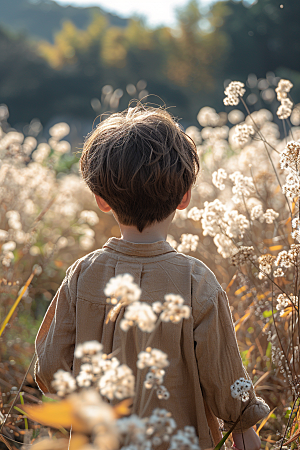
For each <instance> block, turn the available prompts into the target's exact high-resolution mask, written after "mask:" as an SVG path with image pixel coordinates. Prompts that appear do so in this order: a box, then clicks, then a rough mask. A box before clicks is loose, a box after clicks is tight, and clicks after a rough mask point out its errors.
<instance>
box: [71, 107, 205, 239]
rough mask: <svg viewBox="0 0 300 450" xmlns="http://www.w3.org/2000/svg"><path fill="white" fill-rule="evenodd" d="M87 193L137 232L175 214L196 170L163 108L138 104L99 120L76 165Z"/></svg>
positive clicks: (191, 149)
mask: <svg viewBox="0 0 300 450" xmlns="http://www.w3.org/2000/svg"><path fill="white" fill-rule="evenodd" d="M80 168H81V173H82V176H83V178H84V180H85V181H86V183H87V185H88V186H89V188H90V189H91V191H92V192H93V193H94V194H95V195H96V196H99V197H101V198H103V199H104V200H105V202H107V203H108V205H109V206H110V207H111V208H112V210H113V211H114V212H115V214H116V215H117V218H118V221H119V222H120V223H121V224H123V225H134V226H136V227H137V229H138V230H139V231H140V232H141V231H142V230H143V229H144V228H145V227H147V226H149V225H151V224H154V223H155V222H161V221H162V220H164V219H166V218H167V217H168V216H169V215H170V214H171V213H173V212H174V211H175V210H176V208H177V206H178V205H179V204H180V202H181V200H182V198H183V196H184V194H185V193H186V192H187V191H188V190H189V189H190V188H191V186H192V184H193V183H194V182H195V180H196V176H197V173H198V171H199V159H198V155H197V151H196V147H195V144H194V142H193V141H192V139H191V138H190V137H189V136H187V135H186V134H185V133H184V132H183V131H182V130H181V129H180V127H179V126H178V125H177V124H176V122H175V121H174V120H173V119H172V117H171V116H170V114H169V113H168V112H167V111H165V110H164V109H161V108H153V107H146V106H145V105H142V104H139V105H137V106H135V107H134V108H129V109H128V110H126V111H123V112H121V113H115V114H112V115H111V116H109V117H108V118H107V119H106V120H103V121H102V122H101V123H100V124H99V125H98V126H97V128H96V129H95V130H94V131H93V132H92V133H91V134H90V135H89V137H88V138H87V140H86V141H85V144H84V147H83V153H82V156H81V160H80Z"/></svg>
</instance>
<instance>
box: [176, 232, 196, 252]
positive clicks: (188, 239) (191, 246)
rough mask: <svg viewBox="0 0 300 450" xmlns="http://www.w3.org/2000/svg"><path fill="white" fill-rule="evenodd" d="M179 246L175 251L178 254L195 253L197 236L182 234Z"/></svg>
mask: <svg viewBox="0 0 300 450" xmlns="http://www.w3.org/2000/svg"><path fill="white" fill-rule="evenodd" d="M180 240H181V244H179V245H178V247H177V250H178V252H180V253H188V252H189V251H191V252H195V251H196V249H197V246H198V242H199V236H197V235H196V234H182V235H181V236H180Z"/></svg>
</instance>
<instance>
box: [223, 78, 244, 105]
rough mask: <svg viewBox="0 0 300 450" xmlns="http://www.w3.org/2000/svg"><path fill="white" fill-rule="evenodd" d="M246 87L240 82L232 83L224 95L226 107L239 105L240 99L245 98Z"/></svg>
mask: <svg viewBox="0 0 300 450" xmlns="http://www.w3.org/2000/svg"><path fill="white" fill-rule="evenodd" d="M244 86H245V85H244V83H241V82H240V81H232V82H231V83H230V84H229V85H228V86H227V88H226V89H225V91H224V94H225V95H226V97H225V98H224V100H223V102H224V105H230V106H235V105H238V104H239V101H240V97H243V95H244V94H245V92H246V90H245V89H244Z"/></svg>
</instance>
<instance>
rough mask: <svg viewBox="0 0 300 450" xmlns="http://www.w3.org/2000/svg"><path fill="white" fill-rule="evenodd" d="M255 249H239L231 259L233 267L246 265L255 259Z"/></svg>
mask: <svg viewBox="0 0 300 450" xmlns="http://www.w3.org/2000/svg"><path fill="white" fill-rule="evenodd" d="M254 256H255V255H254V247H252V246H251V247H246V246H241V247H239V249H238V251H237V252H236V253H235V254H234V255H233V256H232V257H231V263H232V265H233V266H238V265H242V264H245V263H246V262H247V261H251V260H253V259H254Z"/></svg>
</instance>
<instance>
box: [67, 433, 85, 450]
mask: <svg viewBox="0 0 300 450" xmlns="http://www.w3.org/2000/svg"><path fill="white" fill-rule="evenodd" d="M88 443H89V440H88V438H87V437H86V436H85V435H84V434H78V433H72V438H71V440H70V447H69V450H81V448H82V447H83V446H84V445H86V444H88Z"/></svg>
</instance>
